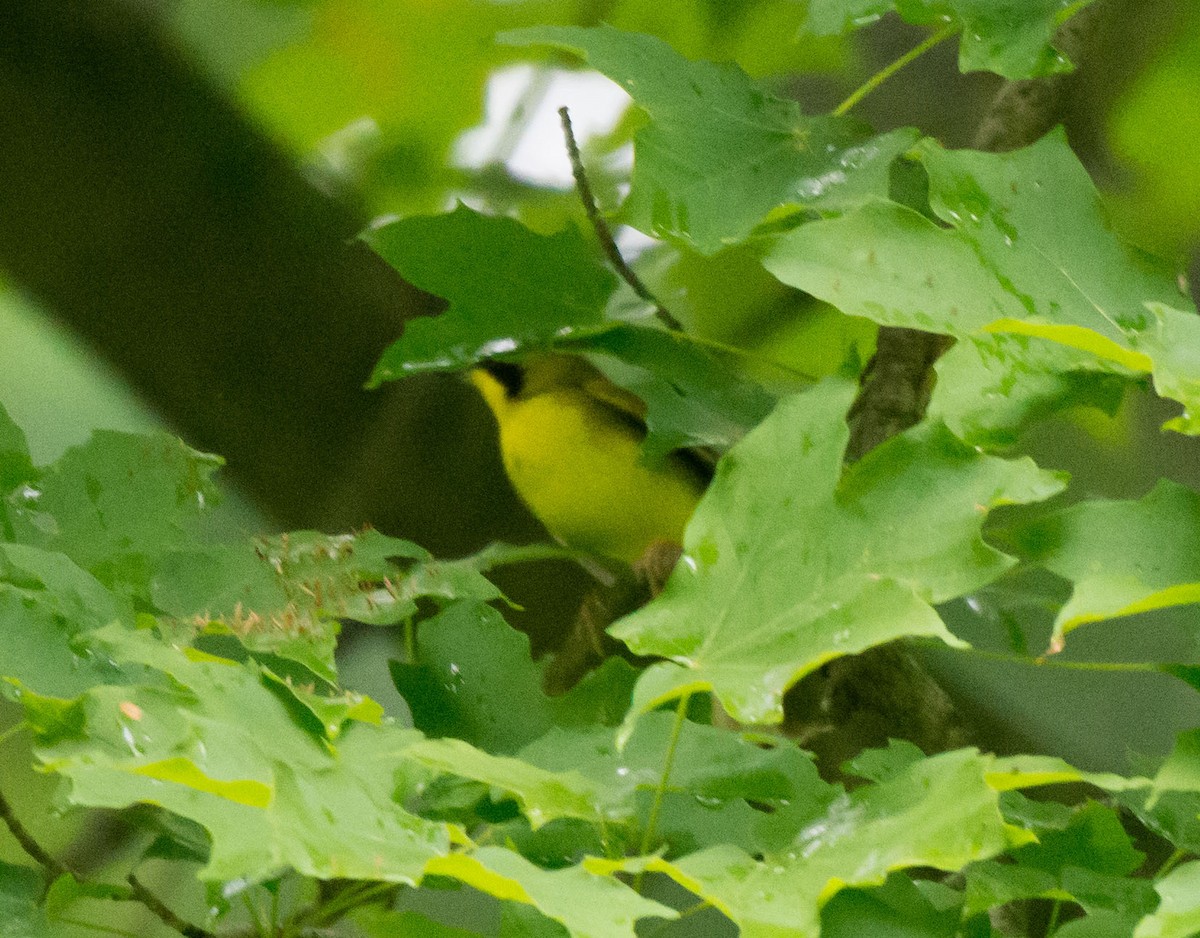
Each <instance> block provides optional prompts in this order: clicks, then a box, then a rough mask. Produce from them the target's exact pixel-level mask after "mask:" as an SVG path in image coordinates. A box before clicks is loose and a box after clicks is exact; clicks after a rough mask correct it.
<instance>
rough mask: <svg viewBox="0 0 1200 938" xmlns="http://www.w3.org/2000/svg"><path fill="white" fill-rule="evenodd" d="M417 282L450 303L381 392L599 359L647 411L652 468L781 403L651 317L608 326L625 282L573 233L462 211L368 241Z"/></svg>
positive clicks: (404, 339)
mask: <svg viewBox="0 0 1200 938" xmlns="http://www.w3.org/2000/svg"><path fill="white" fill-rule="evenodd" d="M363 237H364V238H365V239H366V240H367V242H368V243H369V244H371V246H372V247H373V248H375V250H376V251H378V252H379V253H380V255H381V256H382V257H383V258H384V259H385V260H386V261H387V262H388V263H389V264H391V265H392V266H394V267H395V268H396V269H397V270H398V271H399V272H400V273H401V274H402V275H403V276H404V277H405V279H407V280H409V281H410V282H411V283H413V284H415V285H417V286H419V287H421V288H422V289H424V290H428V291H429V292H431V293H435V294H437V295H438V296H442V297H444V298H445V299H446V300H448V301H449V304H450V306H449V308H448V309H447V310H446V312H444V313H442V314H441V315H439V316H435V317H432V318H430V317H423V318H419V319H413V320H410V321H409V322H408V323H407V324H406V326H405V332H404V335H403V336H401V338H400V339H399V340H397V341H396V342H395V343H393V344H392V345H391V346H390V347H389V348H388V349H387V350H386V351H385V352H384V354H383V357H382V358H381V359H380V361H379V363H378V365H377V366H376V368H375V372H374V374H373V376H372V378H371V384H372V386H377V385H379V384H380V383H382V382H384V381H391V380H395V379H398V378H402V377H405V376H406V375H410V374H416V373H419V372H423V371H446V370H459V369H462V368H465V367H468V366H470V365H473V364H475V363H477V362H478V361H480V360H481V359H483V358H488V357H490V356H495V355H505V354H510V353H512V354H520V353H521V352H528V351H530V350H534V351H536V350H539V349H542V350H544V349H548V348H558V349H560V350H562V351H565V352H576V353H592V354H594V355H596V356H598V357H599V364H600V365H601V367H602V368H603V370H605V371H606V372H607V373H608V375H609V377H610V378H612V379H613V380H615V381H616V382H617V383H618V384H620V385H622V386H624V387H627V388H629V389H630V390H632V391H633V392H634V393H636V394H638V395H639V396H641V397H642V398H643V399H644V400H645V401H646V404H647V414H646V422H647V426H648V428H649V431H650V437H649V441H648V443H647V447H646V454H647V458H648V459H651V460H653V459H655V458H661V457H662V456H663V455H665V454H666V453H667V452H669V451H671V450H673V449H677V448H679V447H682V446H711V447H717V448H721V449H725V448H728V447H729V446H730V445H731V444H732V443H733V442H734V441H735V440H737V439H738V438H740V437H741V436H742V434H743V433H744V432H745V431H746V430H747V429H749V428H750V427H751V426H753V425H754V424H756V423H757V422H758V421H759V420H761V419H762V418H763V417H764V416H765V415H766V414H767V412H768V411H769V410H770V409H771V406H772V404H773V403H774V400H775V398H774V396H772V395H771V394H768V393H767V392H766V391H764V390H763V389H762V388H761V387H760V386H758V385H757V384H755V383H754V382H752V381H750V380H748V379H747V378H746V377H745V376H743V375H741V374H740V373H739V372H738V371H736V370H735V369H734V368H732V367H730V365H729V363H727V362H724V361H721V360H718V359H717V358H715V357H714V356H713V355H712V354H711V353H710V352H708V351H707V350H705V349H703V348H700V347H699V346H697V345H696V344H695V343H693V342H691V341H690V340H688V339H687V338H686V337H685V336H680V335H678V334H675V333H668V332H666V331H664V330H663V329H662V328H660V327H659V326H658V325H656V324H649V323H652V322H653V320H652V319H647V318H646V316H648V315H649V314H648V313H647V314H645V315H644V316H643V319H644V320H645V321H644V322H630V321H623V320H618V319H614V318H609V312H610V311H609V310H608V304H609V301H610V299H611V296H612V293H613V289H614V287H615V284H616V280H615V278H614V277H613V275H612V274H610V273H609V272H608V271H607V270H605V269H604V268H603V267H602V266H601V264H600V261H599V254H598V253H597V252H596V251H595V250H593V249H592V248H591V247H590V246H589V245H588V244H586V243H585V242H584V240H583V238H582V237H581V236H580V234H579V233H578V232H577V231H576V230H575V229H574V228H568V229H566V230H564V231H561V232H559V233H558V234H555V235H541V234H536V233H535V232H533V231H530V230H529V229H528V228H526V227H524V226H523V225H521V224H520V223H518V222H516V221H514V220H512V219H510V218H501V217H491V216H486V215H480V214H478V213H476V212H473V211H472V210H470V209H468V208H466V207H464V206H461V205H460V206H459V207H458V208H457V209H456V210H455V211H454V212H452V213H450V214H447V215H438V216H428V217H416V218H407V219H402V220H400V221H396V222H391V223H390V224H387V225H384V226H383V227H381V228H377V229H375V230H373V231H370V232H368V233H366V234H365V235H364V236H363Z"/></svg>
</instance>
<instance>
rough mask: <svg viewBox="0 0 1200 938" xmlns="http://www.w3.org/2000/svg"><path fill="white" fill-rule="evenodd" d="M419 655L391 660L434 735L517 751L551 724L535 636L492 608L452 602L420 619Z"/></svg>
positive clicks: (417, 716)
mask: <svg viewBox="0 0 1200 938" xmlns="http://www.w3.org/2000/svg"><path fill="white" fill-rule="evenodd" d="M417 649H418V661H419V662H420V664H417V665H408V664H402V663H399V662H392V664H391V671H392V679H393V680H394V681H395V684H396V689H397V690H398V691H400V693H401V695H402V696H403V697H404V699H405V701H406V702H407V703H408V705H409V708H410V709H411V711H412V714H413V722H414V725H416V727H417V728H418V729H420V730H422V731H423V732H424V733H426V734H427V735H429V736H455V737H457V738H459V739H462V740H465V741H466V742H468V743H470V744H471V745H473V746H476V747H478V748H480V749H484V750H486V751H487V752H493V753H513V752H516V751H517V750H518V749H520V748H521V746H523V745H524V744H525V743H527V742H529V741H530V740H533V739H536V738H537V737H539V736H541V735H542V734H543V733H544V732H546V730H547V729H549V727H550V722H551V719H552V717H551V701H550V698H548V697H547V696H546V695H545V694H544V693H543V692H542V669H541V668H540V667H538V666H536V665H535V664H534V663H533V661H532V660H531V658H530V654H529V638H528V636H526V635H525V634H524V633H522V632H518V631H517V630H516V629H513V628H512V627H511V626H509V624H508V623H507V622H505V621H504V617H503V616H502V615H500V613H499V612H497V611H496V610H495V609H493V608H492V607H490V606H485V605H482V604H480V603H476V602H459V603H454V604H453V605H451V606H449V607H448V608H446V609H445V610H443V611H442V612H441V613H439V614H438V615H436V616H434V617H433V618H431V619H427V620H426V621H424V622H422V623H421V628H420V631H419V632H418V633H417Z"/></svg>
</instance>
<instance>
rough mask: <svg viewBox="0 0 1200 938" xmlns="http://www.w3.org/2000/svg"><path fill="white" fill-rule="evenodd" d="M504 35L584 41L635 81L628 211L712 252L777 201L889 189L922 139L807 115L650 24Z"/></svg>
mask: <svg viewBox="0 0 1200 938" xmlns="http://www.w3.org/2000/svg"><path fill="white" fill-rule="evenodd" d="M500 41H501V42H505V43H512V44H518V45H532V44H539V45H551V46H554V47H556V48H560V49H565V50H567V51H570V52H573V53H576V54H577V55H580V56H581V57H583V58H585V59H586V60H587V61H588V63H589V64H590V65H591V66H592V67H593V68H595V69H597V70H598V71H600V72H603V73H604V74H605V75H607V76H608V77H609V78H611V79H612V80H613V81H615V82H616V83H617V84H619V85H620V86H621V87H622V88H624V89H625V90H626V91H627V92H629V94H630V96H631V97H632V98H633V100H634V102H635V103H636V104H637V105H638V107H640V108H641V109H642V110H644V111H645V112H646V113H647V114H648V115H649V117H650V122H649V124H648V125H647V126H646V127H644V128H642V129H641V130H639V131H638V132H637V134H636V136H635V138H634V169H633V180H632V187H631V189H630V192H629V196H628V198H627V199H626V201H625V204H624V205H623V207H622V209H621V215H622V218H623V220H624V221H626V222H628V223H629V224H631V225H633V226H634V227H636V228H639V229H640V230H642V231H644V232H646V233H647V234H650V235H654V236H656V237H660V238H676V239H679V240H681V241H684V242H686V243H687V244H689V245H691V246H693V247H695V248H696V249H697V250H698V251H700V252H701V253H704V254H712V253H714V252H716V251H718V250H720V249H721V248H722V247H724V246H726V245H729V244H734V243H737V242H740V241H743V240H744V239H745V238H746V237H747V236H748V235H749V234H750V232H751V231H752V230H753V229H754V227H755V226H756V225H758V224H759V223H760V222H761V221H762V220H763V219H764V218H765V217H766V216H767V215H768V213H770V212H772V211H774V210H776V209H786V210H789V211H795V210H799V209H811V210H817V211H825V210H834V209H842V208H845V207H847V206H849V205H853V204H856V203H858V202H861V201H862V200H863V199H865V198H867V197H869V196H872V195H878V196H883V195H885V194H886V193H887V186H888V170H889V167H890V165H891V163H892V161H893V160H894V159H895V158H896V157H897V156H899V155H900V154H901V153H902V152H904V151H905V150H906V149H908V147H909V146H911V145H912V143H913V142H914V141H915V139H916V133H915V131H911V130H899V131H893V132H891V133H888V134H883V135H880V136H872V135H871V134H870V132H869V131H868V130H867V129H866V128H865V127H863V126H862V125H860V124H859V123H858V122H857V121H854V120H850V119H848V118H833V117H808V116H806V115H804V114H803V113H802V112H801V111H800V108H799V107H798V106H797V105H796V104H795V103H794V102H792V101H787V100H784V99H782V98H778V97H776V96H775V95H773V94H771V93H770V92H768V91H767V90H766V89H765V88H763V87H761V86H760V85H758V84H757V83H756V82H754V81H753V80H752V79H750V78H749V77H748V76H747V75H746V74H745V73H744V72H743V71H742V70H741V69H739V68H737V67H736V66H734V65H716V64H713V63H711V62H690V61H688V60H687V59H685V58H684V57H683V56H681V55H679V53H677V52H675V51H674V50H673V49H671V47H670V46H668V45H667V44H666V43H664V42H662V41H661V40H659V39H656V38H654V37H653V36H645V35H639V34H637V33H626V32H622V31H621V30H618V29H614V28H612V27H608V26H601V27H597V28H594V29H583V28H578V27H566V26H564V27H537V28H532V29H524V30H517V31H514V32H510V33H505V34H503V35H502V36H501V37H500Z"/></svg>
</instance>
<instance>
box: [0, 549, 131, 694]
mask: <svg viewBox="0 0 1200 938" xmlns="http://www.w3.org/2000/svg"><path fill="white" fill-rule="evenodd" d="M123 614H124V615H123ZM122 617H125V618H128V617H129V614H128V613H127V612H125V610H124V608H123V606H122V604H120V603H118V602H117V600H116V599H115V598H114V597H113V595H112V594H111V593H110V592H109V591H108V590H106V589H105V588H104V587H103V586H102V585H101V584H100V582H99V581H98V580H96V578H95V577H93V576H92V575H91V574H90V573H88V572H87V571H85V570H82V569H80V568H79V567H78V566H76V565H75V564H74V563H72V561H71V560H70V559H68V558H67V557H65V556H64V555H62V554H60V553H55V552H51V551H45V550H41V549H39V548H37V547H29V546H26V545H24V544H3V543H0V633H3V635H4V641H3V643H0V676H3V677H4V678H7V679H9V680H10V681H15V682H18V683H20V684H22V685H24V686H26V687H29V688H32V689H34V690H36V691H38V692H40V693H43V694H52V695H57V696H64V697H69V696H73V695H75V694H78V693H82V692H83V691H85V690H86V689H87V688H89V687H91V686H92V685H93V684H96V683H101V682H106V681H112V680H121V679H122V678H123V677H124V675H123V672H122V670H121V669H120V668H119V667H118V666H116V665H115V664H113V663H112V662H110V661H108V660H107V659H106V658H104V657H103V656H97V655H94V654H92V653H91V652H90V651H89V649H88V647H87V643H86V641H85V640H84V635H85V634H86V633H87V632H88V631H89V630H91V629H95V628H98V627H100V626H103V625H107V624H109V623H110V622H113V621H115V620H117V619H119V618H122Z"/></svg>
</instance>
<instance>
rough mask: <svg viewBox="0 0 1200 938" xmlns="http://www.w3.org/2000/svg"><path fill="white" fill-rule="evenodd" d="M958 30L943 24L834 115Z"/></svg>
mask: <svg viewBox="0 0 1200 938" xmlns="http://www.w3.org/2000/svg"><path fill="white" fill-rule="evenodd" d="M1088 2H1091V0H1088ZM957 32H958V27H957V26H955V25H954V24H952V23H951V24H947V25H946V26H943V27H942V28H941V29H939V30H938V31H937V32H936V33H933V34H932V35H931V36H929V37H927V38H926V39H925V41H924V42H922V43H921V44H920V45H918V46H914V47H913V48H912V49H909V50H908V51H907V52H905V53H904V55H902V56H900V58H898V59H896V60H895V61H894V62H892V63H890V64H888V65H885V66H884V67H883V68H881V69H880V70H879V71H877V72H876V73H875V74H874V75H872V76H871V77H870V78H868V79H867V80H866V81H865V82H863V83H862V84H861V85H859V86H858V87H857V88H856V89H854V91H853V92H852V93H851V95H850V97H848V98H847V99H846V100H845V101H843V102H842V103H841V104H839V105H838V106H837V107H835V108H834V109H833V116H834V117H841V116H842V115H843V114H845V113H846V112H847V111H849V110H850V108H852V107H854V105H856V104H858V102H859V101H861V100H862V99H863V98H865V97H866V96H867V95H869V94H870V93H871V92H872V91H874V90H875V89H876V88H878V87H879V86H880V85H882V84H883V83H884V82H885V81H887V80H888V79H889V78H891V77H892V76H893V75H895V74H896V72H898V71H900V69H902V68H904V66H905V65H907V64H908V63H909V62H911V61H913V60H914V59H916V58H918V57H920V56H922V55H924V54H925V53H926V52H928V51H929V50H930V49H932V48H933V47H934V46H936V45H938V44H939V43H941V42H943V41H945V40H946V39H949V38H950V37H951V36H953V35H954V34H955V33H957Z"/></svg>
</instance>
